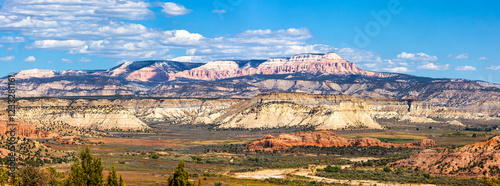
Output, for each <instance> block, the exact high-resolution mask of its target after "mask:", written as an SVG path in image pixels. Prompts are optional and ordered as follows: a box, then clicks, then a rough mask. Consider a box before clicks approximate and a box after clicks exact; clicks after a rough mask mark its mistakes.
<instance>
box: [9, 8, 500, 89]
mask: <svg viewBox="0 0 500 186" xmlns="http://www.w3.org/2000/svg"><path fill="white" fill-rule="evenodd" d="M0 6H1V8H0V64H1V65H2V68H0V76H4V75H7V74H8V73H10V72H17V71H20V70H26V69H33V68H39V69H53V70H68V69H73V70H80V69H81V70H87V69H108V68H111V67H112V66H114V65H116V64H118V63H120V62H123V61H132V60H148V59H161V60H178V61H193V62H208V61H211V60H214V59H263V58H268V57H286V56H292V55H294V54H298V53H312V52H313V53H320V52H329V51H334V52H337V53H339V54H340V55H341V56H342V57H344V58H346V59H347V60H349V61H352V62H355V63H356V65H357V66H359V67H361V68H363V69H365V70H372V71H384V72H399V73H407V74H413V75H418V76H428V77H438V78H441V77H444V78H465V79H473V80H484V81H489V82H494V83H500V51H499V49H500V35H499V34H498V33H500V11H497V9H498V7H500V3H499V2H496V1H481V3H478V2H477V1H426V0H419V1H402V0H401V1H398V0H392V1H368V0H367V1H294V0H273V1H264V0H262V1H261V0H252V1H243V0H209V1H193V0H190V1H187V0H186V1H135V0H106V1H104V0H15V1H14V0H12V1H11V0H5V1H1V4H0Z"/></svg>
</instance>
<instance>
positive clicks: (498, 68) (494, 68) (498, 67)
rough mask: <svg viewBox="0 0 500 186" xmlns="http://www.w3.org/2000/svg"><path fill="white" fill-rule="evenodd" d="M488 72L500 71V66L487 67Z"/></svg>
mask: <svg viewBox="0 0 500 186" xmlns="http://www.w3.org/2000/svg"><path fill="white" fill-rule="evenodd" d="M486 69H487V70H500V65H499V66H493V65H491V66H490V67H486Z"/></svg>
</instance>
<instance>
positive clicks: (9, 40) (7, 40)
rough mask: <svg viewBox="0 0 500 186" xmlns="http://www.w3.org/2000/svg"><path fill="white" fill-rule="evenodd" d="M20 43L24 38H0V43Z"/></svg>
mask: <svg viewBox="0 0 500 186" xmlns="http://www.w3.org/2000/svg"><path fill="white" fill-rule="evenodd" d="M22 42H24V37H12V36H2V37H0V43H22Z"/></svg>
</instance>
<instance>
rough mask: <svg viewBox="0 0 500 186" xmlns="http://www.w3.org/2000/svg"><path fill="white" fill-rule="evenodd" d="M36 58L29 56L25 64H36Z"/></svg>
mask: <svg viewBox="0 0 500 186" xmlns="http://www.w3.org/2000/svg"><path fill="white" fill-rule="evenodd" d="M35 61H36V58H35V56H29V57H27V58H26V59H24V62H35Z"/></svg>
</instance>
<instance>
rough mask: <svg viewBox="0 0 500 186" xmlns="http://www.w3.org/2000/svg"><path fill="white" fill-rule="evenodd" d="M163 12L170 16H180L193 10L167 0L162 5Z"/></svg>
mask: <svg viewBox="0 0 500 186" xmlns="http://www.w3.org/2000/svg"><path fill="white" fill-rule="evenodd" d="M161 6H162V7H163V10H162V12H163V13H165V15H166V16H168V17H174V16H180V15H185V14H189V13H191V12H192V11H193V10H190V9H187V8H186V7H184V6H183V5H181V4H177V3H172V2H166V3H163V4H162V5H161Z"/></svg>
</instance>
